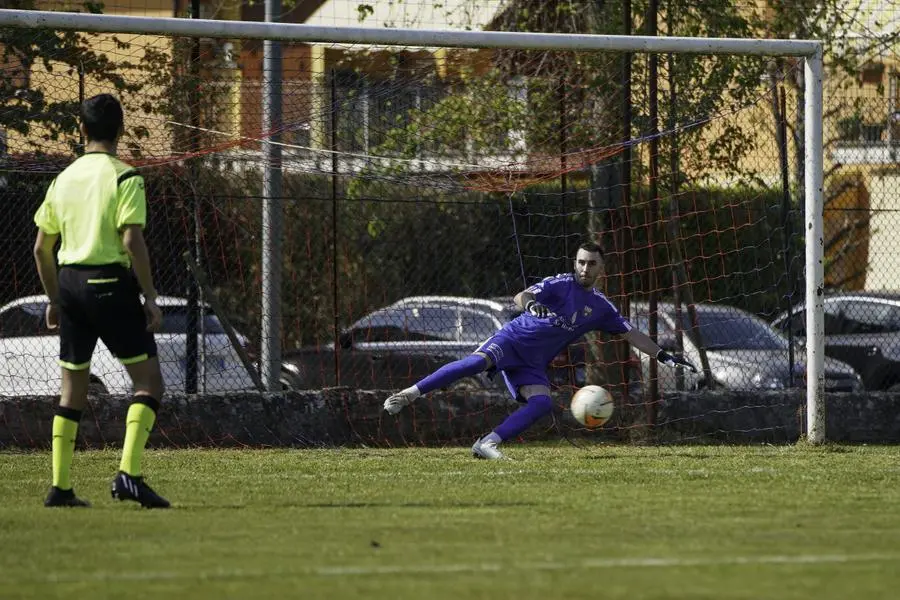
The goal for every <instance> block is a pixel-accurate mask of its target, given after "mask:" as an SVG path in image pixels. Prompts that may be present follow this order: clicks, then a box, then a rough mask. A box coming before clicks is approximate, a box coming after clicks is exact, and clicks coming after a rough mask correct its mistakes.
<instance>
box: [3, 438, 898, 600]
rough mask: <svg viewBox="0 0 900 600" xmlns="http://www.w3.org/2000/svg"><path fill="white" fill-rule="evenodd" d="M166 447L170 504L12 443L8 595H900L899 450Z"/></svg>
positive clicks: (156, 472)
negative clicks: (139, 499)
mask: <svg viewBox="0 0 900 600" xmlns="http://www.w3.org/2000/svg"><path fill="white" fill-rule="evenodd" d="M507 450H508V452H509V454H510V455H512V456H513V457H514V458H515V460H514V461H504V462H482V461H475V460H472V459H471V458H470V457H469V455H468V453H467V451H466V449H463V448H444V449H403V450H369V449H336V450H245V451H232V450H170V451H153V452H149V453H148V456H147V458H146V459H145V466H146V468H147V469H148V474H149V476H150V477H149V481H150V482H151V483H152V484H153V485H154V486H155V487H156V489H157V490H158V491H160V492H161V493H163V494H164V495H166V496H168V497H169V499H170V500H172V501H173V504H174V508H173V509H172V510H169V511H156V512H154V511H146V510H141V509H140V508H138V507H137V506H135V505H133V504H120V503H113V501H112V500H110V498H109V492H108V484H109V480H110V478H111V475H112V472H113V470H114V469H115V466H116V464H117V455H116V453H114V452H111V451H93V452H86V453H79V454H78V455H77V456H76V465H75V481H76V491H77V492H78V493H79V495H81V496H83V497H85V498H86V499H89V500H91V501H92V502H93V503H94V507H93V508H91V509H88V510H83V509H82V510H78V509H46V508H44V507H43V506H42V505H41V502H42V499H43V496H44V494H45V492H46V489H47V486H48V477H49V468H50V467H49V465H50V457H49V454H47V453H25V454H17V453H0V597H2V598H3V599H4V600H5V599H11V598H42V599H44V598H51V597H59V598H62V597H65V598H91V599H95V598H116V599H118V600H120V599H121V598H125V597H132V596H135V595H137V596H136V597H149V598H161V599H172V598H200V599H203V598H217V599H220V598H366V599H378V598H417V599H432V598H433V599H451V598H453V599H456V598H486V599H491V600H498V599H504V598H516V599H525V598H622V599H625V598H628V599H630V600H633V599H643V598H667V599H670V598H690V599H698V598H710V599H712V598H715V599H732V598H747V599H751V598H752V599H765V598H815V599H816V600H827V599H832V598H833V599H841V600H845V599H847V598H860V599H862V598H865V599H871V598H897V597H898V595H900V510H898V508H900V462H898V460H897V458H898V449H897V448H894V447H863V446H859V447H835V446H826V447H820V448H813V447H808V446H795V447H765V446H754V447H725V446H714V447H659V448H647V447H644V448H638V447H619V446H596V447H592V448H590V449H589V450H583V449H578V448H574V447H572V446H569V445H562V444H559V445H557V444H549V445H520V444H509V445H507Z"/></svg>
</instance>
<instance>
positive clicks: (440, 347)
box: [282, 296, 584, 389]
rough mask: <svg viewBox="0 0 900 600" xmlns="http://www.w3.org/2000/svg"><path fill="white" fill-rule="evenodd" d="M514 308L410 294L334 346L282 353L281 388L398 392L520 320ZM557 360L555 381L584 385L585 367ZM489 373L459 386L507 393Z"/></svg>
mask: <svg viewBox="0 0 900 600" xmlns="http://www.w3.org/2000/svg"><path fill="white" fill-rule="evenodd" d="M519 312H520V311H519V310H518V308H516V307H515V306H514V305H512V303H511V302H508V301H506V300H505V299H504V300H491V299H484V298H468V297H461V296H412V297H409V298H403V299H402V300H398V301H397V302H395V303H393V304H391V305H389V306H386V307H384V308H380V309H378V310H376V311H374V312H372V313H369V314H368V315H366V316H364V317H362V318H361V319H359V320H358V321H356V322H355V323H353V324H352V325H351V326H350V327H348V328H347V329H345V330H344V331H343V332H342V333H341V335H340V338H339V340H338V342H339V343H338V346H337V347H335V345H334V344H333V343H330V344H327V345H324V346H320V347H315V348H303V349H299V350H294V351H291V352H287V353H285V355H284V357H283V358H284V363H285V376H284V377H283V378H282V383H283V384H284V385H285V386H287V387H291V388H294V389H318V388H323V387H333V386H338V385H339V386H349V387H355V388H359V389H397V388H402V387H407V386H409V385H412V384H413V383H415V382H416V381H418V380H419V379H421V378H422V377H425V376H426V375H428V374H429V373H431V372H433V371H434V370H436V369H437V368H439V367H440V366H441V365H444V364H446V363H448V362H452V361H454V360H457V359H460V358H463V357H465V356H468V355H469V354H471V353H472V352H474V351H475V350H476V349H477V348H478V346H479V345H480V344H481V342H483V341H484V340H486V339H487V338H489V337H490V336H492V335H493V334H494V333H495V332H496V331H497V330H498V329H500V328H501V327H502V326H503V325H504V324H505V323H507V322H508V321H510V320H512V319H513V318H515V317H516V315H518V314H519ZM561 363H562V360H561V361H558V362H556V363H555V364H554V365H553V366H551V369H550V371H551V381H552V382H554V383H555V384H559V385H562V384H565V383H568V382H569V380H570V378H573V377H580V379H579V380H576V381H573V382H572V383H574V384H577V385H580V384H581V383H583V371H584V370H583V368H580V369H579V368H577V367H572V366H571V365H568V364H566V365H564V364H561ZM502 386H503V382H502V380H501V378H500V377H494V378H491V377H489V376H488V374H487V373H482V374H480V375H478V376H475V377H472V378H467V379H463V380H461V381H459V382H457V383H456V384H455V385H454V387H455V388H464V389H483V388H489V389H490V388H501V387H502Z"/></svg>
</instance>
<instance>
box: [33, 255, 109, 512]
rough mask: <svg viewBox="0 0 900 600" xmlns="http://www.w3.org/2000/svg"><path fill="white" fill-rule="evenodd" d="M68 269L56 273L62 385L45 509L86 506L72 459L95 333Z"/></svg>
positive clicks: (88, 379)
mask: <svg viewBox="0 0 900 600" xmlns="http://www.w3.org/2000/svg"><path fill="white" fill-rule="evenodd" d="M70 271H71V270H70V269H67V268H63V269H61V270H60V274H59V282H60V296H61V299H62V302H61V305H60V307H59V364H60V366H61V367H62V373H61V374H62V385H61V387H60V394H59V406H58V407H57V409H56V414H54V415H53V439H52V443H51V449H52V454H53V483H52V486H51V488H50V492H49V493H48V494H47V498H46V499H45V500H44V505H45V506H90V504H89V503H88V502H86V501H84V500H81V499H80V498H78V497H77V496H76V495H75V492H74V490H73V489H72V459H73V458H74V454H75V439H76V438H77V436H78V425H79V423H80V422H81V415H82V414H83V412H84V408H85V406H86V405H87V395H88V386H89V385H90V382H91V356H92V355H93V352H94V346H95V345H96V343H97V333H96V332H95V331H94V329H93V327H92V326H91V323H90V319H88V318H87V316H86V315H85V313H84V310H83V306H82V303H81V298H80V297H79V294H78V281H77V277H74V276H73V273H71V272H70Z"/></svg>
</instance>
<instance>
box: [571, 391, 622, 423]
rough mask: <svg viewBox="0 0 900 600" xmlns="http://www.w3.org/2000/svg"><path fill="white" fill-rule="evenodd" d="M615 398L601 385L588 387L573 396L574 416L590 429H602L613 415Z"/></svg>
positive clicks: (572, 408) (572, 407)
mask: <svg viewBox="0 0 900 600" xmlns="http://www.w3.org/2000/svg"><path fill="white" fill-rule="evenodd" d="M614 404H615V403H614V402H613V397H612V395H611V394H610V393H609V392H607V391H606V390H605V389H603V388H602V387H600V386H599V385H586V386H584V387H583V388H581V389H580V390H578V391H577V392H575V395H574V396H572V405H571V410H572V416H573V417H575V420H577V421H578V422H579V423H581V424H582V425H584V426H585V427H587V428H588V429H595V428H597V427H600V426H601V425H603V424H604V423H606V422H607V421H609V418H610V417H611V416H612V414H613V407H614Z"/></svg>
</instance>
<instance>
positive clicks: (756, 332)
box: [682, 310, 788, 350]
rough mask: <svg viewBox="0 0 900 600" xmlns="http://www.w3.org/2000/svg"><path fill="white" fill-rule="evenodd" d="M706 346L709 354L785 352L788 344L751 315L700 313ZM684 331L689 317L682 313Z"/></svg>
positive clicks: (698, 315) (698, 313)
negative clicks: (747, 351)
mask: <svg viewBox="0 0 900 600" xmlns="http://www.w3.org/2000/svg"><path fill="white" fill-rule="evenodd" d="M697 320H698V321H699V325H700V335H701V336H702V338H703V345H704V346H705V347H706V348H709V349H710V350H784V349H786V348H787V347H788V341H787V339H786V338H784V337H783V336H781V334H779V333H778V332H776V331H775V330H773V329H772V328H771V327H769V326H768V324H766V323H765V322H763V321H762V320H760V319H757V318H756V317H753V316H752V315H749V314H743V313H738V312H730V311H729V312H725V311H710V310H698V311H697ZM682 323H683V327H684V329H685V330H690V317H689V315H688V313H687V311H685V312H684V313H682Z"/></svg>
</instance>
